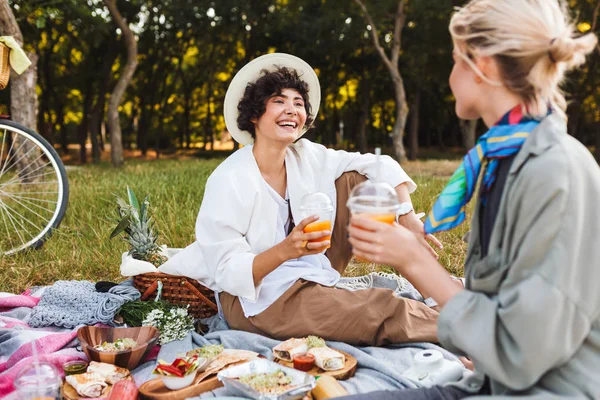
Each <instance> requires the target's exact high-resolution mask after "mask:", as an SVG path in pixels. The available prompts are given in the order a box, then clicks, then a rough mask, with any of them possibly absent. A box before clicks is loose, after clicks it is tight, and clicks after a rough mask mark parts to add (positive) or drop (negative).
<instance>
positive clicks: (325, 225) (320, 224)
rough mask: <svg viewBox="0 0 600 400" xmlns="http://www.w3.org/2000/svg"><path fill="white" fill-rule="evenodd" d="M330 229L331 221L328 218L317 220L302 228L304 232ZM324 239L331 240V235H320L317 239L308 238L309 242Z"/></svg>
mask: <svg viewBox="0 0 600 400" xmlns="http://www.w3.org/2000/svg"><path fill="white" fill-rule="evenodd" d="M330 230H331V221H329V220H326V221H317V222H313V223H312V224H308V225H306V227H305V228H304V233H309V232H319V231H330ZM325 240H331V235H329V236H325V237H322V238H319V239H313V240H309V242H323V241H325ZM329 247H330V246H328V247H327V248H329Z"/></svg>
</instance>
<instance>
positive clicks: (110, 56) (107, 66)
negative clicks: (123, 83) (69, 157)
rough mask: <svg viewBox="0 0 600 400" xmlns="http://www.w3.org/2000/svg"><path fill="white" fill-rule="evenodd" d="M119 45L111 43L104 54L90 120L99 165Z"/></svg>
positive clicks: (115, 42)
mask: <svg viewBox="0 0 600 400" xmlns="http://www.w3.org/2000/svg"><path fill="white" fill-rule="evenodd" d="M117 45H118V42H117V41H116V40H111V41H109V43H108V45H107V50H108V51H107V52H106V53H105V54H104V58H103V60H102V67H100V73H99V74H98V78H97V79H98V95H97V96H96V102H95V103H94V108H93V110H92V116H91V118H90V140H91V142H92V162H93V163H94V164H97V163H99V162H100V153H101V150H102V149H101V146H100V142H101V136H100V135H101V127H102V121H103V120H104V108H105V105H106V93H107V92H108V89H109V87H110V82H111V78H112V76H113V73H112V65H113V64H114V62H115V59H116V58H117Z"/></svg>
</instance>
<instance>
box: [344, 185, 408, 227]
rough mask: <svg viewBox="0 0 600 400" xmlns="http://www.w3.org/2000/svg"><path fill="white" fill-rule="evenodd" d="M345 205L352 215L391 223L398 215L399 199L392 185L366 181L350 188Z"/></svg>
mask: <svg viewBox="0 0 600 400" xmlns="http://www.w3.org/2000/svg"><path fill="white" fill-rule="evenodd" d="M346 205H347V206H348V209H349V210H350V213H351V214H352V215H361V216H364V217H366V218H369V219H372V220H375V221H380V222H385V223H387V224H393V223H394V222H395V221H396V217H397V216H398V210H399V209H400V200H398V195H397V194H396V190H395V189H394V188H393V187H392V185H390V184H388V183H385V182H371V181H366V182H363V183H361V184H359V185H356V186H355V187H354V189H352V192H350V196H349V198H348V202H347V203H346Z"/></svg>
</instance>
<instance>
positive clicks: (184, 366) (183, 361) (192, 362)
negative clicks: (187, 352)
mask: <svg viewBox="0 0 600 400" xmlns="http://www.w3.org/2000/svg"><path fill="white" fill-rule="evenodd" d="M202 362H204V359H203V358H201V357H198V356H192V357H188V356H185V357H180V358H176V359H175V360H174V361H173V362H172V363H170V364H169V363H167V362H165V361H163V360H158V364H157V365H156V368H154V371H152V373H153V374H157V375H162V376H176V377H179V378H181V377H184V376H186V375H189V374H191V373H193V372H196V370H197V369H198V367H199V366H200V364H201V363H202Z"/></svg>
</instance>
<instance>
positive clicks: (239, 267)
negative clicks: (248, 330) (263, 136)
mask: <svg viewBox="0 0 600 400" xmlns="http://www.w3.org/2000/svg"><path fill="white" fill-rule="evenodd" d="M381 163H382V168H381V180H382V181H384V182H387V183H389V184H390V185H392V186H393V187H396V186H397V185H399V184H401V183H404V182H406V183H407V184H408V189H409V192H413V191H414V190H415V189H416V185H415V183H414V182H413V181H412V180H411V179H410V177H409V176H408V175H407V174H406V173H405V172H404V170H403V169H402V168H401V167H400V165H399V164H398V163H397V162H396V161H394V160H393V159H391V158H390V157H387V156H382V157H381ZM285 165H286V171H287V189H288V193H289V201H290V208H291V211H292V217H293V219H294V221H301V220H302V218H301V213H300V199H301V198H302V196H304V195H305V194H308V193H314V192H322V193H325V194H326V195H327V196H329V198H331V200H332V202H333V204H334V205H335V204H336V198H337V195H336V191H335V180H336V179H337V178H339V177H340V176H341V175H342V174H343V173H344V172H347V171H357V172H359V173H361V174H363V175H366V176H367V177H368V178H370V179H373V178H374V177H375V173H376V170H377V168H376V163H375V155H373V154H360V153H348V152H345V151H341V150H332V149H327V148H326V147H325V146H322V145H319V144H316V143H313V142H311V141H309V140H306V139H300V140H298V141H297V142H296V143H294V144H292V145H290V146H289V147H288V149H287V153H286V157H285ZM333 214H334V215H333V216H332V222H334V221H335V210H334V213H333ZM278 218H279V207H278V206H277V202H276V201H275V200H274V199H273V197H272V196H271V195H270V194H269V191H268V188H267V185H266V184H265V181H264V179H263V177H262V175H261V173H260V170H259V169H258V165H257V163H256V160H255V159H254V155H253V153H252V145H249V146H245V147H243V148H242V149H240V150H238V151H236V152H235V153H233V154H232V155H231V156H229V157H228V158H227V159H226V160H225V161H224V162H223V163H221V165H219V166H218V167H217V169H216V170H215V171H214V172H213V173H212V174H211V176H210V177H209V178H208V181H207V182H206V189H205V192H204V198H203V200H202V206H201V207H200V212H199V213H198V219H197V220H196V239H197V240H196V242H194V243H192V244H191V245H189V246H188V247H186V248H185V249H184V250H183V251H181V252H180V253H179V254H177V255H176V256H175V257H173V258H172V259H169V261H168V262H167V263H165V264H164V267H161V268H159V270H161V271H162V272H171V273H178V274H181V275H185V276H189V277H191V278H194V279H197V280H199V281H200V282H201V283H202V284H204V285H205V286H208V287H209V288H211V289H213V290H215V291H217V292H221V291H226V292H227V293H229V294H231V295H233V296H237V297H239V298H240V300H241V301H242V302H243V304H245V305H248V304H250V303H256V302H258V301H259V300H260V299H261V298H262V297H261V296H260V293H261V290H262V289H263V285H264V284H265V281H264V280H263V282H262V283H261V284H259V285H258V286H255V285H254V277H253V272H252V264H253V262H254V257H256V255H257V254H260V253H262V252H264V251H266V250H268V249H270V248H271V247H273V246H274V245H276V244H277V243H279V242H280V241H281V237H280V236H278V235H279V231H278V229H277V228H278V227H280V225H278ZM332 228H333V227H332ZM314 257H315V258H316V260H317V261H315V262H313V261H311V262H310V264H311V265H312V266H313V267H314V266H318V265H320V266H321V269H327V268H331V265H330V262H329V260H328V259H327V257H325V255H324V254H318V255H316V256H314ZM302 262H304V260H302ZM282 266H283V267H284V268H289V269H286V271H288V272H289V271H292V270H293V269H294V268H295V267H290V266H289V265H288V264H287V263H284V264H282ZM279 268H281V267H279ZM279 268H277V269H276V270H275V271H274V273H275V274H274V277H273V278H269V280H268V281H267V283H269V282H274V281H275V280H276V278H277V277H279V276H280V275H279V272H277V271H278V269H279ZM316 270H317V269H312V268H307V269H305V270H303V273H304V275H302V276H298V278H302V279H307V280H315V281H316V278H314V277H313V276H312V275H311V274H312V273H314V271H316ZM306 274H308V275H306ZM271 279H273V281H271ZM286 282H287V280H286ZM328 282H333V280H328ZM265 288H266V289H267V290H270V286H269V287H268V288H267V287H265ZM265 296H266V297H265V298H267V297H269V295H265ZM259 308H261V307H257V309H259Z"/></svg>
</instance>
